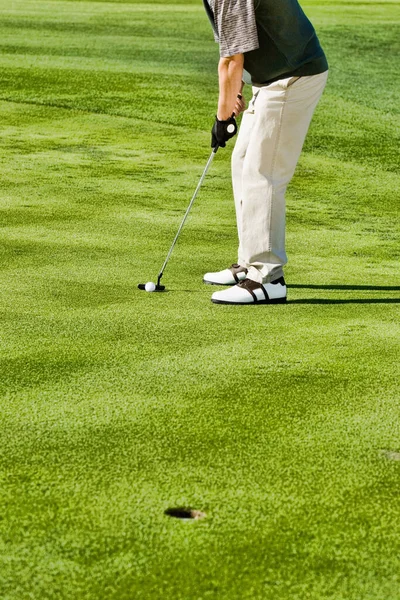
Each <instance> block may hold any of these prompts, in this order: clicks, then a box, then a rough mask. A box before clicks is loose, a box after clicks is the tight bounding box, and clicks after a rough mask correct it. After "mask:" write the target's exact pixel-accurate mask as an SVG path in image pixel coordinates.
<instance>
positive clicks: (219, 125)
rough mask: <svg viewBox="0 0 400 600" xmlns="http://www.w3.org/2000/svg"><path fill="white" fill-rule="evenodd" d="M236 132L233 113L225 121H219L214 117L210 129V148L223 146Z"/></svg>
mask: <svg viewBox="0 0 400 600" xmlns="http://www.w3.org/2000/svg"><path fill="white" fill-rule="evenodd" d="M236 132H237V125H236V119H235V117H234V115H233V114H232V116H231V117H230V118H229V119H226V121H220V120H219V119H218V118H217V117H215V123H214V125H213V128H212V130H211V148H216V147H217V146H219V147H220V148H225V146H226V142H227V141H228V140H230V139H231V138H232V137H233V136H234V135H236Z"/></svg>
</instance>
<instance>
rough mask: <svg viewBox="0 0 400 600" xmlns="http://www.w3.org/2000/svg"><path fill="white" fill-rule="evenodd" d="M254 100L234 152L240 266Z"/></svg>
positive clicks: (233, 170)
mask: <svg viewBox="0 0 400 600" xmlns="http://www.w3.org/2000/svg"><path fill="white" fill-rule="evenodd" d="M253 100H254V97H253V99H252V100H251V102H250V103H249V107H248V109H247V110H246V111H245V112H244V113H243V117H242V122H241V125H240V129H239V133H238V137H237V139H236V144H235V148H234V150H233V152H232V162H231V165H232V187H233V196H234V200H235V210H236V221H237V228H238V237H239V250H238V264H240V265H242V264H243V255H242V249H241V241H240V240H241V222H242V175H243V165H244V160H245V157H246V152H247V147H248V145H249V141H250V136H251V131H252V129H253V125H254V106H253Z"/></svg>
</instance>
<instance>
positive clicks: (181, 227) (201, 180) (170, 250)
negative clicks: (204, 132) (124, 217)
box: [157, 146, 218, 285]
mask: <svg viewBox="0 0 400 600" xmlns="http://www.w3.org/2000/svg"><path fill="white" fill-rule="evenodd" d="M217 150H218V146H217V147H216V148H214V150H213V151H212V152H211V154H210V158H209V159H208V161H207V164H206V166H205V169H204V171H203V175H202V176H201V177H200V181H199V183H198V184H197V187H196V190H195V192H194V194H193V198H192V199H191V201H190V203H189V206H188V207H187V209H186V212H185V214H184V217H183V219H182V222H181V224H180V226H179V229H178V231H177V233H176V236H175V238H174V241H173V242H172V245H171V248H170V249H169V252H168V254H167V258H166V259H165V261H164V264H163V266H162V268H161V271H160V273H159V275H158V280H157V285H160V281H161V277H162V276H163V273H164V270H165V267H166V266H167V264H168V261H169V259H170V256H171V254H172V251H173V249H174V247H175V244H176V242H177V241H178V237H179V234H180V233H181V231H182V229H183V226H184V224H185V222H186V219H187V217H188V215H189V213H190V209H191V208H192V206H193V203H194V201H195V200H196V196H197V194H198V193H199V190H200V188H201V186H202V183H203V181H204V178H205V176H206V175H207V171H208V169H209V168H210V166H211V163H212V161H213V160H214V156H215V154H216V152H217Z"/></svg>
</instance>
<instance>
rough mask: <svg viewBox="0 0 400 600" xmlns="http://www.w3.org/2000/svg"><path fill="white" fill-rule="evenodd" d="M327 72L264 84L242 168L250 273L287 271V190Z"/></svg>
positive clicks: (264, 277)
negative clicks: (285, 269) (284, 267)
mask: <svg viewBox="0 0 400 600" xmlns="http://www.w3.org/2000/svg"><path fill="white" fill-rule="evenodd" d="M326 80H327V73H323V74H321V75H313V76H310V77H301V78H299V79H296V78H290V79H286V80H281V81H279V82H276V83H274V84H272V85H270V86H267V87H265V88H261V90H260V94H259V97H258V98H257V102H256V105H255V114H254V117H255V119H254V125H253V127H252V131H251V135H250V140H249V142H248V147H247V152H246V155H245V158H244V164H243V167H242V206H241V225H240V230H241V250H242V258H243V261H244V266H246V267H247V268H248V269H249V274H248V276H249V277H250V278H251V279H253V280H255V281H259V282H260V283H262V282H267V281H271V280H274V279H276V278H278V277H280V276H281V275H282V274H283V266H284V265H285V264H286V262H287V258H286V252H285V192H286V188H287V185H288V183H289V182H290V180H291V178H292V177H293V174H294V171H295V168H296V164H297V161H298V159H299V156H300V153H301V149H302V147H303V143H304V140H305V137H306V134H307V131H308V127H309V124H310V121H311V118H312V115H313V113H314V110H315V107H316V106H317V104H318V100H319V99H320V97H321V94H322V92H323V89H324V87H325V84H326Z"/></svg>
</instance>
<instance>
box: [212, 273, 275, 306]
mask: <svg viewBox="0 0 400 600" xmlns="http://www.w3.org/2000/svg"><path fill="white" fill-rule="evenodd" d="M211 301H212V302H214V303H215V304H283V303H285V302H286V283H285V280H284V278H283V277H280V278H279V279H276V280H275V281H271V282H270V283H258V282H257V281H253V280H252V279H244V280H243V281H241V282H240V283H238V284H237V285H234V286H233V287H231V288H229V289H228V290H223V291H222V292H215V293H214V294H213V295H212V297H211Z"/></svg>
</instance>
